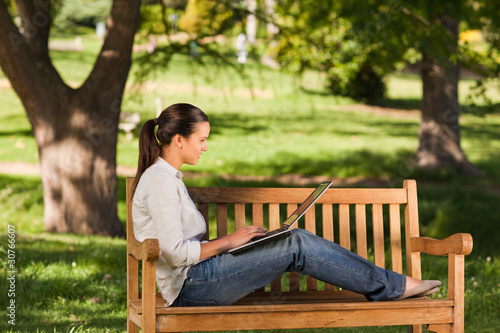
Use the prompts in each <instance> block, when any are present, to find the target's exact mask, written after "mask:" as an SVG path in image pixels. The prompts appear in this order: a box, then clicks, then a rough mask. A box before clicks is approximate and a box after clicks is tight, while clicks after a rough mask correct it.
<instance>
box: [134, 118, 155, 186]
mask: <svg viewBox="0 0 500 333" xmlns="http://www.w3.org/2000/svg"><path fill="white" fill-rule="evenodd" d="M156 122H157V119H156V118H155V119H151V120H148V121H146V122H145V123H144V125H142V128H141V134H139V161H138V164H137V172H136V175H135V179H134V184H133V185H132V194H133V193H135V189H136V188H137V184H138V183H139V179H141V176H142V174H143V173H144V171H146V169H147V168H149V167H150V166H152V165H153V164H154V163H155V162H156V160H157V159H158V157H159V156H160V146H159V144H158V142H157V141H156V136H155V126H156V124H155V123H156Z"/></svg>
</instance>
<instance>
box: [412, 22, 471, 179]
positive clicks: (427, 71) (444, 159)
mask: <svg viewBox="0 0 500 333" xmlns="http://www.w3.org/2000/svg"><path fill="white" fill-rule="evenodd" d="M440 24H441V25H442V26H443V27H444V28H445V30H446V32H447V33H448V37H451V39H453V40H454V41H458V21H457V20H453V19H450V18H446V17H443V16H442V17H441V18H440ZM449 47H451V48H456V46H455V45H452V46H449ZM421 75H422V83H423V97H422V119H421V122H420V127H419V133H418V137H419V147H418V150H417V152H416V154H415V157H414V159H415V163H416V165H417V166H419V167H422V168H425V169H429V170H440V169H451V170H456V171H458V172H460V173H462V174H465V175H471V176H475V175H478V174H479V170H478V169H477V168H476V167H475V166H474V165H472V164H471V163H470V162H469V161H468V160H467V157H466V156H465V154H464V152H463V151H462V148H461V147H460V124H459V115H460V105H459V104H458V79H459V68H458V64H457V63H455V62H452V61H449V60H448V59H443V58H442V57H440V56H439V55H437V54H436V53H434V54H430V53H427V52H423V58H422V72H421Z"/></svg>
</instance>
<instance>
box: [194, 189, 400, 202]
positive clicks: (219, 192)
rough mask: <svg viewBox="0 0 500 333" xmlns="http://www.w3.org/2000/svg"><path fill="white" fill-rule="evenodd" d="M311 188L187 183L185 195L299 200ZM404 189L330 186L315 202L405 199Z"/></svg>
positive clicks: (211, 199) (214, 199)
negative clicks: (195, 184) (198, 185)
mask: <svg viewBox="0 0 500 333" xmlns="http://www.w3.org/2000/svg"><path fill="white" fill-rule="evenodd" d="M313 190H314V189H313V188H236V187H226V188H221V187H218V188H209V187H190V188H188V191H189V195H190V197H191V199H192V200H193V201H194V202H213V203H227V202H231V203H262V204H263V203H270V202H280V203H297V204H298V203H302V202H303V201H304V200H305V199H306V198H307V197H308V196H309V195H310V194H311V192H312V191H313ZM406 193H407V192H406V191H405V190H404V189H385V188H383V189H337V188H330V189H328V190H326V192H325V193H324V194H323V195H322V196H321V197H320V198H319V199H318V201H317V203H318V204H321V203H340V204H349V203H364V204H370V203H381V204H386V203H399V204H404V203H406V201H407V197H406Z"/></svg>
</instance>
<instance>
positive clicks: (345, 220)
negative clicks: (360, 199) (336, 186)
mask: <svg viewBox="0 0 500 333" xmlns="http://www.w3.org/2000/svg"><path fill="white" fill-rule="evenodd" d="M339 240H340V246H342V247H345V248H346V249H348V250H350V249H351V228H350V225H349V205H348V204H340V205H339Z"/></svg>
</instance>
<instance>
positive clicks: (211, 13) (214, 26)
mask: <svg viewBox="0 0 500 333" xmlns="http://www.w3.org/2000/svg"><path fill="white" fill-rule="evenodd" d="M232 16H233V12H232V10H231V8H228V6H226V4H225V3H224V2H220V1H217V0H189V1H188V4H187V7H186V12H185V14H184V15H183V16H182V17H181V18H180V20H179V29H180V30H183V31H187V32H190V33H193V34H197V35H201V36H213V35H217V34H220V33H222V32H223V31H224V30H227V29H228V28H229V27H231V25H232Z"/></svg>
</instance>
